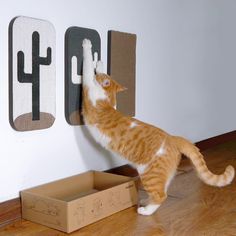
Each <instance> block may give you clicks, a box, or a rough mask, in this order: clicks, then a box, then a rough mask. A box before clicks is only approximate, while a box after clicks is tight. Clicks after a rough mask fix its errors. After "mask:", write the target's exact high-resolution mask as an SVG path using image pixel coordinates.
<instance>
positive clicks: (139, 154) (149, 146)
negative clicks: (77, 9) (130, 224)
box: [83, 39, 234, 215]
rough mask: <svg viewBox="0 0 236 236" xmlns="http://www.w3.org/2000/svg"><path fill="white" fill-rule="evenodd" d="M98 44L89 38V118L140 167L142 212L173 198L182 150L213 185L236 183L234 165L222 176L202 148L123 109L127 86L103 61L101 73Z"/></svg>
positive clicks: (98, 134) (97, 134)
mask: <svg viewBox="0 0 236 236" xmlns="http://www.w3.org/2000/svg"><path fill="white" fill-rule="evenodd" d="M91 48H92V44H91V42H90V41H89V40H88V39H84V41H83V117H84V121H85V124H86V125H87V128H88V129H89V131H90V133H91V134H92V136H93V137H94V138H95V140H96V141H97V142H99V143H100V144H101V145H102V146H103V147H105V148H106V149H109V150H111V151H113V152H115V153H118V154H119V155H121V156H123V157H124V158H126V159H127V160H129V161H130V162H132V163H133V164H134V165H135V166H136V167H137V170H138V173H139V175H140V178H141V181H142V184H143V186H144V189H145V190H146V192H147V193H148V195H149V202H148V204H146V205H144V206H141V207H139V208H138V213H139V214H142V215H151V214H153V213H154V212H155V211H156V210H157V209H158V207H159V206H160V205H161V204H162V203H163V202H164V201H165V199H166V197H167V189H168V186H169V183H170V181H171V180H172V178H173V176H174V174H175V171H176V169H177V167H178V164H179V162H180V159H181V155H182V154H184V155H185V156H187V157H188V158H189V159H190V160H191V161H192V163H193V165H194V167H195V169H196V171H197V173H198V176H199V177H200V179H201V180H202V181H203V182H205V183H206V184H208V185H212V186H218V187H222V186H225V185H228V184H230V183H231V181H232V180H233V178H234V168H233V167H232V166H228V167H227V168H226V170H225V172H224V173H223V174H221V175H215V174H213V173H212V172H210V171H209V170H208V168H207V166H206V163H205V161H204V158H203V156H202V155H201V153H200V152H199V150H198V148H197V147H196V146H194V145H193V144H192V143H191V142H189V141H188V140H186V139H184V138H182V137H177V136H172V135H169V134H168V133H167V132H165V131H163V130H161V129H159V128H157V127H155V126H153V125H149V124H146V123H144V122H141V121H139V120H137V119H134V118H132V117H128V116H125V115H123V114H122V113H120V112H119V111H117V110H116V109H115V108H114V107H115V105H116V94H117V93H118V92H121V91H123V90H124V89H125V88H124V87H123V86H122V85H120V84H118V83H117V82H116V81H114V80H112V79H111V77H110V76H109V75H107V74H104V73H102V68H101V65H102V63H101V62H98V63H97V68H96V75H95V72H94V62H93V55H92V50H91Z"/></svg>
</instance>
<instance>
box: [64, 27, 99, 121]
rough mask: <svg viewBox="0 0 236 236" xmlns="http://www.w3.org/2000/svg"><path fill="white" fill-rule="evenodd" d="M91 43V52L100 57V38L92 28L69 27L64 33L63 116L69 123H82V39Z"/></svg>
mask: <svg viewBox="0 0 236 236" xmlns="http://www.w3.org/2000/svg"><path fill="white" fill-rule="evenodd" d="M85 38H88V39H90V40H91V42H92V44H93V48H92V50H93V53H94V52H97V53H98V59H100V57H101V53H100V51H101V39H100V36H99V33H98V32H97V31H96V30H93V29H86V28H81V27H70V28H68V29H67V31H66V34H65V117H66V120H67V122H68V123H69V124H70V125H81V124H83V120H82V116H81V105H82V103H81V101H82V100H81V98H82V81H81V76H82V61H83V48H82V42H83V39H85Z"/></svg>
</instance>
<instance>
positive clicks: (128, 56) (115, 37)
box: [108, 31, 136, 116]
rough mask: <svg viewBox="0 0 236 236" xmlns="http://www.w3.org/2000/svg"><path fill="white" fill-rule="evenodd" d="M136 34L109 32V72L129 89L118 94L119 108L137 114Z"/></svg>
mask: <svg viewBox="0 0 236 236" xmlns="http://www.w3.org/2000/svg"><path fill="white" fill-rule="evenodd" d="M135 64H136V35H135V34H129V33H123V32H117V31H109V32H108V74H110V75H111V76H112V78H113V79H114V80H116V81H117V82H118V83H120V84H122V85H124V86H125V87H126V88H127V90H126V91H124V92H121V93H118V95H117V110H119V111H121V112H122V113H124V114H126V115H128V116H134V115H135Z"/></svg>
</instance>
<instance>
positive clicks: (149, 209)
mask: <svg viewBox="0 0 236 236" xmlns="http://www.w3.org/2000/svg"><path fill="white" fill-rule="evenodd" d="M159 206H160V205H155V204H150V205H147V206H145V207H139V208H138V213H139V214H140V215H144V216H149V215H152V214H153V213H154V212H155V211H156V210H157V208H158V207H159Z"/></svg>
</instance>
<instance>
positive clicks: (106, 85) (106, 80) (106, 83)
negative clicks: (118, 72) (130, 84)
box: [102, 79, 110, 87]
mask: <svg viewBox="0 0 236 236" xmlns="http://www.w3.org/2000/svg"><path fill="white" fill-rule="evenodd" d="M102 86H103V87H108V86H110V80H109V79H104V80H103V81H102Z"/></svg>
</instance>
